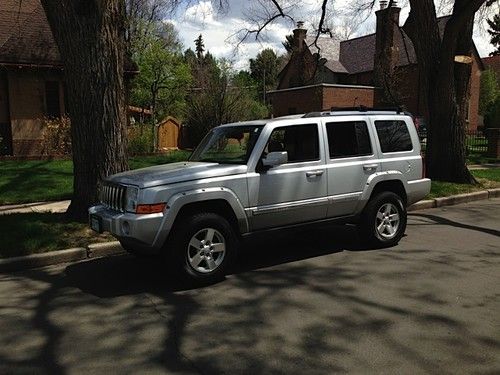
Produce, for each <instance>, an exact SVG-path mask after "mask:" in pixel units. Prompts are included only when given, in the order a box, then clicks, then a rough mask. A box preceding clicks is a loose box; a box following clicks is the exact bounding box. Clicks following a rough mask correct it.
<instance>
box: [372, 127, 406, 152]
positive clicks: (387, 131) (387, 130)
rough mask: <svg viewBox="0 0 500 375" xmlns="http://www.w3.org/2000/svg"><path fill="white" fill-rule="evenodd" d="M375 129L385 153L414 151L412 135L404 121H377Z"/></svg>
mask: <svg viewBox="0 0 500 375" xmlns="http://www.w3.org/2000/svg"><path fill="white" fill-rule="evenodd" d="M375 128H376V129H377V135H378V140H379V142H380V148H381V149H382V152H383V153H386V152H402V151H411V150H412V149H413V145H412V143H411V137H410V133H409V132H408V128H407V127H406V123H405V122H404V121H392V120H391V121H375Z"/></svg>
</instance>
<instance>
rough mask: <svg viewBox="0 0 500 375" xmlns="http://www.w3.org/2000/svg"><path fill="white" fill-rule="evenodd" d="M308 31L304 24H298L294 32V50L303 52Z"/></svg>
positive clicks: (300, 22)
mask: <svg viewBox="0 0 500 375" xmlns="http://www.w3.org/2000/svg"><path fill="white" fill-rule="evenodd" d="M306 35H307V30H306V29H304V22H303V21H299V22H297V28H296V29H295V30H293V50H294V51H297V52H302V51H303V50H304V44H305V40H306Z"/></svg>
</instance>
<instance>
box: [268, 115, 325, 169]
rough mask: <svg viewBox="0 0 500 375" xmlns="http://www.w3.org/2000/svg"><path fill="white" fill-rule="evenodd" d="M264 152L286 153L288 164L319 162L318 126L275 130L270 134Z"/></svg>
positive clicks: (297, 126) (300, 126) (295, 126)
mask: <svg viewBox="0 0 500 375" xmlns="http://www.w3.org/2000/svg"><path fill="white" fill-rule="evenodd" d="M265 151H266V152H273V151H274V152H275V151H287V152H288V162H289V163H298V162H303V161H312V160H319V141H318V126H317V125H316V124H313V125H294V126H287V127H283V128H276V129H274V130H273V132H272V133H271V137H270V138H269V142H268V143H267V147H266V150H265Z"/></svg>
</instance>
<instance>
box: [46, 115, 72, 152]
mask: <svg viewBox="0 0 500 375" xmlns="http://www.w3.org/2000/svg"><path fill="white" fill-rule="evenodd" d="M43 129H44V130H43V137H42V153H43V154H44V155H71V121H70V119H69V117H66V116H63V117H59V118H44V119H43Z"/></svg>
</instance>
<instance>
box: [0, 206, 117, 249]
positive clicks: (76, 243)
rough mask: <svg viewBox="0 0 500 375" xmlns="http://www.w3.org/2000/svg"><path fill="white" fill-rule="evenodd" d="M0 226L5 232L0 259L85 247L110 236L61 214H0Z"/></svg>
mask: <svg viewBox="0 0 500 375" xmlns="http://www.w3.org/2000/svg"><path fill="white" fill-rule="evenodd" d="M0 228H2V233H8V234H9V235H8V236H2V240H1V241H0V258H7V257H15V256H22V255H28V254H35V253H44V252H47V251H52V250H62V249H68V248H72V247H85V246H86V245H89V244H91V243H96V242H105V241H111V240H112V239H113V237H112V236H110V235H109V234H101V235H99V234H97V233H95V232H93V231H92V230H91V229H89V228H88V225H87V224H82V223H75V222H69V221H67V220H66V219H65V216H64V214H51V213H29V214H11V215H0Z"/></svg>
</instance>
